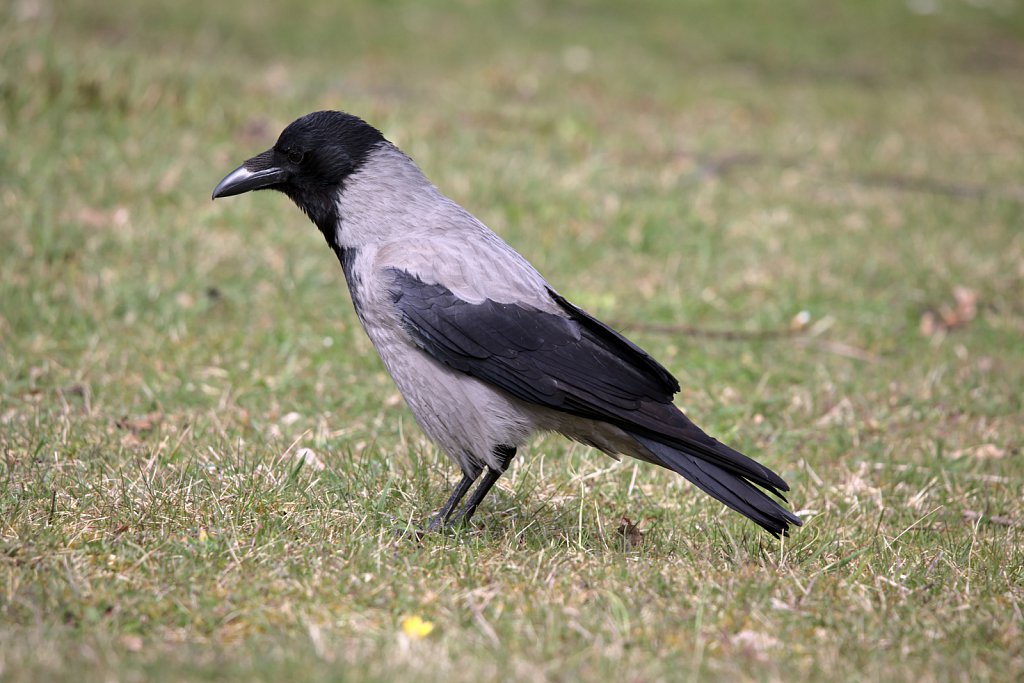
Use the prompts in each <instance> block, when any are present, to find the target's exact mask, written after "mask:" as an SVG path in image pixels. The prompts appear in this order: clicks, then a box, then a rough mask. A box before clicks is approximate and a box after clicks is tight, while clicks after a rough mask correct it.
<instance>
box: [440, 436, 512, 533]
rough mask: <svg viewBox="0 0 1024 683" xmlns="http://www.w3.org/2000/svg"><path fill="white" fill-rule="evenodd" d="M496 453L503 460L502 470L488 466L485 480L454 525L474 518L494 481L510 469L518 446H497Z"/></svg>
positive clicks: (470, 498)
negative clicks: (509, 466)
mask: <svg viewBox="0 0 1024 683" xmlns="http://www.w3.org/2000/svg"><path fill="white" fill-rule="evenodd" d="M494 454H495V455H497V456H498V459H499V460H500V461H501V471H497V470H492V469H491V468H490V467H488V468H487V472H486V473H485V474H484V480H483V481H481V482H480V485H479V486H477V487H476V490H475V491H473V495H472V496H470V497H469V502H467V503H466V505H465V507H463V508H462V510H461V511H459V514H458V516H457V517H455V519H454V520H452V522H451V526H454V525H455V524H467V523H469V520H471V519H472V518H473V513H474V512H476V509H477V507H478V506H479V505H480V502H481V501H483V499H484V498H485V497H486V496H487V494H488V493H489V492H490V490H491V487H493V486H494V483H495V482H496V481H498V479H499V478H500V477H501V475H502V474H504V473H505V470H507V469H508V465H509V463H510V462H512V458H514V457H515V455H516V448H515V446H496V447H495V449H494Z"/></svg>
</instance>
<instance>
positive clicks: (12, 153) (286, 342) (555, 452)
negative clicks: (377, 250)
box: [0, 0, 1024, 682]
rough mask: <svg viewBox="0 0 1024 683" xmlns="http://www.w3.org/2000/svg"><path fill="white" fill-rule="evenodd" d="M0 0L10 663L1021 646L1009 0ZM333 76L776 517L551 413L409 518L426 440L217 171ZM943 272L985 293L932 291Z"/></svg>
mask: <svg viewBox="0 0 1024 683" xmlns="http://www.w3.org/2000/svg"><path fill="white" fill-rule="evenodd" d="M929 6H931V7H933V8H934V9H935V11H934V12H933V13H930V14H915V13H914V12H913V11H911V9H910V8H912V7H918V8H920V7H929ZM2 11H3V13H4V14H3V18H2V20H0V208H2V211H0V245H2V249H0V455H2V462H0V479H2V482H3V483H2V486H0V521H2V524H0V679H3V680H5V681H12V682H14V681H35V680H76V681H79V680H103V681H109V680H117V681H143V680H156V681H164V680H166V681H172V680H182V679H199V680H202V679H218V680H223V679H231V680H257V681H279V680H347V679H354V680H396V679H398V678H399V677H404V678H409V679H416V680H423V681H434V680H437V681H441V680H444V681H462V680H472V681H482V680H493V679H497V678H499V677H500V678H503V679H504V678H513V679H519V680H576V679H578V678H580V677H583V678H587V679H591V680H623V681H647V680H658V679H694V680H695V679H698V678H701V679H703V678H710V679H723V680H786V681H797V680H812V681H813V680H823V679H832V678H836V677H838V678H846V679H875V680H885V681H888V680H900V679H902V680H972V681H974V680H1007V681H1009V680H1019V679H1020V678H1021V677H1022V676H1024V646H1022V643H1024V616H1022V611H1024V505H1022V502H1021V501H1022V499H1024V464H1022V462H1024V460H1022V459H1024V452H1022V445H1024V419H1022V414H1024V391H1022V390H1021V387H1022V386H1024V229H1022V226H1024V180H1022V179H1024V118H1022V117H1021V112H1022V111H1024V80H1022V79H1021V78H1020V73H1021V72H1022V70H1024V7H1022V6H1021V5H1020V3H1018V2H1013V1H1012V0H1003V1H1001V2H989V3H982V2H976V3H971V2H960V1H958V0H942V1H940V2H936V3H932V4H931V5H930V4H929V3H910V2H908V3H898V2H886V1H882V0H877V1H870V2H858V3H838V2H836V3H832V2H827V3H821V2H810V1H808V2H803V1H800V2H785V3H779V2H775V3H768V2H764V3H761V2H753V1H749V0H748V1H744V2H739V3H711V2H696V1H694V2H690V3H686V4H685V5H683V4H680V3H678V2H675V1H669V0H664V2H650V3H644V4H633V3H630V4H629V5H627V4H626V3H616V2H610V1H607V2H605V1H601V2H582V1H577V2H571V3H554V2H550V3H549V2H528V3H515V4H513V3H497V2H488V1H486V0H484V1H481V2H446V3H433V4H431V5H430V7H429V8H428V7H427V5H425V4H423V3H413V2H399V1H395V2H388V3H365V4H363V3H360V4H356V3H338V2H330V1H327V0H308V1H307V2H303V3H296V4H295V5H294V6H293V7H290V8H286V7H280V8H279V9H268V8H267V7H265V6H264V5H263V4H261V3H251V2H250V3H243V2H238V1H236V0H225V1H222V2H216V3H194V4H191V5H186V4H184V3H180V2H179V3H169V2H156V1H155V0H153V1H150V2H134V3H98V2H85V1H81V0H69V1H67V2H60V3H56V2H46V1H42V0H36V1H25V2H17V3H12V4H11V6H10V7H6V8H4V9H3V10H2ZM328 107H329V108H342V109H346V110H348V111H352V112H354V113H357V114H359V115H362V116H363V117H365V118H367V119H369V120H370V121H371V122H373V123H375V124H376V125H378V126H379V127H381V128H382V129H383V130H384V132H385V134H386V135H387V136H388V137H389V138H390V139H392V140H394V141H395V142H396V143H398V144H399V145H400V146H401V147H403V148H404V149H405V150H406V151H407V152H408V153H410V154H411V155H412V156H413V157H414V158H415V159H417V160H418V162H419V163H420V165H421V166H422V167H423V168H424V170H425V171H426V172H427V174H428V176H430V177H431V178H432V179H433V180H434V181H435V182H436V183H437V184H438V185H439V186H440V187H441V188H442V190H443V191H445V192H446V193H448V194H449V195H451V196H452V197H453V198H454V199H456V200H457V201H459V202H460V203H462V204H463V205H465V206H466V207H467V208H469V209H470V210H472V211H473V212H474V213H476V214H477V215H478V216H479V217H480V218H482V219H483V220H484V221H485V222H487V223H488V224H489V225H490V226H491V227H492V228H494V229H495V230H497V231H498V232H499V233H501V234H502V235H503V236H504V237H505V238H506V239H507V240H508V241H510V242H511V243H512V244H513V245H514V246H516V247H517V248H518V249H519V250H520V251H521V252H522V253H524V254H525V255H526V256H527V257H528V258H530V259H531V260H532V261H533V262H534V263H535V264H536V265H537V266H538V268H540V270H541V271H542V272H544V273H545V274H546V275H547V276H548V278H549V279H550V280H551V281H552V282H553V283H554V284H555V285H556V286H557V287H559V289H560V290H561V291H562V292H563V293H564V294H565V295H567V296H568V297H569V298H571V299H573V300H574V301H576V302H577V303H579V304H580V305H583V306H584V307H586V308H588V309H590V310H591V311H592V312H594V313H595V314H598V315H599V316H600V317H602V318H604V319H606V320H610V321H614V322H615V323H616V324H617V325H618V326H619V327H621V328H623V329H625V330H626V331H628V332H629V333H630V334H631V336H633V337H634V338H635V339H636V340H637V341H638V342H640V343H641V344H642V345H643V346H645V347H646V348H648V349H649V350H650V351H651V352H652V353H653V354H654V355H655V356H656V357H658V358H660V359H662V360H664V362H665V363H666V365H667V366H668V367H669V368H670V369H671V370H672V371H673V372H674V373H676V374H677V376H678V377H679V378H680V380H681V382H682V384H683V390H682V392H681V394H680V396H679V398H678V403H679V404H680V405H681V406H684V407H685V408H686V409H687V410H688V411H689V412H690V413H691V414H692V416H693V417H694V418H695V419H696V421H697V422H698V423H699V424H702V425H703V426H704V427H705V428H707V429H708V430H709V431H711V432H712V433H714V434H716V435H718V436H719V437H720V438H722V439H723V440H727V441H728V442H730V443H733V444H735V445H736V446H737V447H739V448H742V449H744V450H746V451H747V452H749V453H751V454H752V455H754V456H756V457H757V458H759V459H760V460H762V461H764V462H765V463H766V464H768V465H769V466H771V467H772V468H773V469H776V470H777V471H779V472H780V473H781V474H783V476H784V477H785V478H786V479H787V480H788V481H790V482H791V483H792V484H793V489H794V490H793V494H792V501H793V503H794V506H795V508H796V509H798V510H801V511H802V514H803V515H804V518H805V519H806V525H805V527H804V528H803V529H800V530H799V531H798V532H796V533H795V534H794V535H793V536H792V537H791V538H790V539H788V540H787V541H786V542H785V543H777V542H774V541H773V539H771V538H770V537H769V536H767V535H766V534H764V533H762V532H760V531H759V530H758V529H757V527H755V526H754V525H753V524H751V523H749V522H747V521H746V520H744V519H742V518H740V517H739V516H738V515H735V514H732V513H729V512H727V511H724V510H723V509H722V507H721V506H720V505H718V504H717V503H715V502H714V501H712V500H709V499H707V498H706V497H704V496H702V495H698V494H696V493H695V491H694V490H693V489H692V487H690V486H689V485H688V484H686V482H685V481H683V480H682V479H680V478H678V477H676V476H675V475H673V474H671V473H668V472H665V471H659V470H656V469H655V468H652V467H648V466H643V465H639V466H638V465H636V464H634V463H633V462H622V463H615V462H613V461H611V460H609V459H607V458H605V457H604V456H602V455H600V454H599V453H595V452H592V451H590V450H588V449H585V448H583V447H580V446H573V445H571V444H569V443H568V442H566V441H564V440H561V439H558V438H554V437H551V438H544V439H541V440H539V441H538V442H537V443H536V444H534V445H533V446H531V447H530V448H529V449H525V450H524V451H523V457H521V458H518V459H517V461H516V463H515V465H514V467H513V468H512V469H511V471H510V473H509V474H508V476H506V477H505V478H503V480H502V482H501V483H500V484H499V487H498V490H496V492H495V493H494V494H492V496H491V497H490V498H489V499H488V501H487V502H486V504H485V505H484V506H483V507H482V508H481V510H480V512H479V513H478V515H477V519H476V525H475V527H474V528H473V529H471V530H467V531H465V532H463V533H460V534H459V535H456V536H433V537H427V538H424V539H423V540H422V541H420V542H417V541H415V540H413V539H412V538H411V537H409V536H404V537H403V536H400V535H398V534H396V530H400V529H402V528H404V526H405V525H407V524H408V525H416V524H418V523H419V522H420V521H421V520H423V519H425V518H426V517H427V516H428V515H429V514H430V512H431V511H432V510H433V509H434V508H436V507H437V506H439V505H440V504H441V503H442V502H443V500H444V498H445V497H446V495H447V492H448V488H449V486H450V485H451V484H452V483H454V481H455V479H456V478H457V472H456V471H455V468H454V467H453V466H452V465H450V464H449V463H448V462H447V460H446V459H445V458H444V457H443V456H442V455H440V454H439V453H438V452H437V450H436V449H435V448H434V447H433V446H432V445H430V444H429V443H428V442H427V441H426V440H425V439H424V437H423V436H422V435H421V434H420V433H419V431H418V429H417V428H416V426H415V424H414V423H413V421H412V419H411V416H410V415H409V413H408V411H407V410H406V408H405V407H404V405H403V404H402V403H401V400H400V398H399V397H398V395H397V392H396V391H395V389H394V387H393V385H392V383H391V381H390V379H389V378H388V377H387V376H386V374H385V372H384V370H383V368H382V366H381V365H380V362H379V360H378V359H377V358H376V356H375V354H374V352H373V349H372V347H371V346H370V344H369V342H368V341H367V340H366V338H365V336H364V335H363V333H362V330H361V329H360V328H359V326H358V323H357V321H356V319H355V316H354V314H353V312H352V310H351V305H350V304H349V301H348V295H347V293H346V291H345V288H344V283H343V279H342V276H341V273H340V269H339V268H338V267H337V263H336V262H335V260H334V257H333V256H332V255H331V253H330V252H329V250H327V249H326V248H325V247H324V244H323V240H322V238H321V237H320V236H319V235H318V234H317V231H316V230H315V229H313V228H312V226H310V225H309V224H308V223H307V222H306V221H305V219H304V218H303V217H302V216H301V214H300V213H299V212H298V211H297V210H296V209H295V207H294V206H292V205H291V204H290V203H289V202H288V201H287V200H285V199H284V198H283V197H281V196H279V195H278V196H275V195H270V194H257V195H252V196H246V197H243V198H239V199H235V200H230V201H224V202H217V203H211V202H210V201H209V194H210V191H211V189H212V187H213V186H214V184H215V183H216V182H217V181H218V180H219V179H220V178H221V177H222V176H223V175H224V174H225V173H226V172H227V171H229V170H231V169H232V168H234V167H235V166H236V165H237V164H238V163H239V162H240V161H242V160H243V159H245V158H247V157H248V156H249V155H251V154H253V153H255V152H258V151H260V150H262V149H264V148H266V147H267V146H269V144H270V143H271V142H272V140H273V139H274V138H275V136H276V135H277V133H278V132H279V130H280V129H281V128H282V127H283V126H284V125H285V124H287V123H288V122H290V121H291V120H292V119H294V118H296V117H297V116H299V115H301V114H304V113H307V112H309V111H312V110H315V109H319V108H328ZM956 287H966V288H969V289H970V290H972V291H973V292H974V293H975V294H976V296H977V311H976V315H975V317H974V318H973V319H971V320H969V321H965V324H963V325H960V326H958V327H957V328H956V329H952V330H949V331H948V333H940V334H935V335H931V336H926V335H924V334H922V332H921V319H922V316H924V315H925V314H926V313H927V312H928V311H939V310H940V309H942V308H943V307H950V306H952V305H953V303H952V302H953V296H954V295H953V291H954V289H955V288H956ZM803 310H806V311H808V312H809V313H810V314H811V322H810V327H809V328H808V330H806V333H805V334H803V335H801V336H798V337H786V336H782V337H776V338H770V339H763V338H759V337H758V333H759V331H764V330H768V331H775V330H782V329H786V328H787V327H788V326H789V324H790V320H791V319H792V318H793V317H794V315H796V314H797V313H798V312H800V311H803ZM672 325H685V326H690V327H695V328H698V329H701V330H723V329H726V330H735V331H739V332H744V333H747V334H746V336H743V337H742V338H739V339H718V338H706V337H701V336H693V335H690V334H683V333H682V332H675V333H673V332H669V333H666V332H664V331H657V330H656V329H654V327H653V326H672ZM301 449H311V450H312V451H313V452H314V453H315V455H316V457H317V458H318V459H319V461H320V462H322V464H323V465H324V467H323V469H318V468H317V467H316V466H314V464H313V463H310V464H307V465H302V460H301V459H300V458H298V457H297V453H299V452H301ZM623 516H626V517H629V518H630V519H632V520H634V521H637V520H642V522H641V527H640V528H641V530H642V531H643V532H644V534H645V536H644V539H643V542H642V543H641V544H640V545H639V546H634V545H629V544H627V543H626V542H625V540H624V539H623V538H622V536H621V535H620V534H619V533H617V531H616V529H617V528H618V527H619V525H620V520H621V518H622V517H623ZM404 615H418V616H421V617H422V618H424V619H426V620H429V621H430V622H432V623H433V624H434V625H435V628H434V631H433V632H432V633H431V634H430V635H428V636H427V637H426V638H423V639H421V640H417V639H410V638H408V637H406V636H405V635H404V634H403V633H402V627H401V620H402V617H403V616H404Z"/></svg>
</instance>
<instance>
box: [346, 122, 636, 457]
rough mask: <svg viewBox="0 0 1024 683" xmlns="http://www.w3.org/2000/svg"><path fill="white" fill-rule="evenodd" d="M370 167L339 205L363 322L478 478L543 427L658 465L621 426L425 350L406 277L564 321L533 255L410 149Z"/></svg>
mask: <svg viewBox="0 0 1024 683" xmlns="http://www.w3.org/2000/svg"><path fill="white" fill-rule="evenodd" d="M371 159H372V161H371V162H370V163H367V164H365V165H364V166H363V167H362V169H360V170H359V171H356V172H355V173H353V174H352V175H351V176H350V177H349V178H348V179H347V180H346V182H345V187H344V189H343V190H342V192H341V194H340V195H339V197H338V213H339V215H340V217H341V220H340V223H339V225H338V232H337V241H338V244H339V245H341V247H342V248H343V249H344V250H345V258H344V265H345V268H344V270H345V277H346V279H347V280H348V285H349V291H350V292H351V295H352V302H353V304H354V306H355V309H356V314H357V315H358V317H359V321H360V322H361V323H362V324H363V328H364V329H365V330H366V334H367V335H368V336H369V337H370V340H371V341H372V342H373V345H374V347H376V349H377V352H378V353H379V354H380V357H381V360H382V361H384V365H385V366H386V367H387V369H388V372H389V373H390V374H391V376H392V377H393V378H394V380H395V384H396V385H397V386H398V390H399V391H400V392H401V393H402V396H403V397H404V398H405V400H406V402H407V403H408V405H409V408H410V410H411V411H412V413H413V415H414V416H415V418H416V421H417V422H418V423H419V425H420V427H422V429H423V431H424V432H426V434H427V436H429V437H430V438H431V439H432V440H433V441H434V442H435V443H436V444H437V445H438V446H439V447H440V448H441V449H442V450H443V451H444V452H445V453H446V454H447V455H448V456H449V457H450V458H451V459H452V460H454V461H455V463H456V464H457V465H458V466H459V467H460V468H461V469H462V471H463V472H465V473H467V474H469V475H470V476H473V477H475V476H476V475H477V474H479V472H480V470H481V469H482V468H483V467H484V466H489V467H490V468H491V469H495V470H500V469H501V466H500V464H499V461H498V457H497V455H496V454H495V453H494V447H495V445H497V444H506V445H509V446H520V445H522V444H523V443H524V442H526V441H527V440H528V439H529V438H530V437H531V436H532V435H533V434H534V433H536V432H538V431H557V432H560V433H562V434H564V435H565V436H568V437H570V438H573V439H576V440H578V441H582V442H585V443H588V444H590V445H595V446H597V447H599V448H601V450H604V451H606V452H609V453H610V454H614V453H619V452H626V453H628V454H629V455H634V456H635V457H641V458H642V459H645V460H646V459H648V458H646V457H644V454H643V451H642V447H641V446H640V445H639V444H638V443H636V441H634V440H632V439H629V437H627V436H626V434H625V433H624V432H623V431H622V430H621V429H618V428H617V427H614V426H612V425H608V424H606V423H599V422H595V421H593V420H587V419H584V418H578V417H574V416H571V415H566V414H564V413H559V412H556V411H553V410H551V409H548V408H544V407H541V406H534V405H530V404H527V403H525V402H523V401H520V400H519V399H516V398H515V397H513V396H510V395H509V394H507V393H506V392H504V391H502V390H501V389H497V388H494V387H493V386H491V385H489V384H487V383H485V382H482V381H480V380H478V379H476V378H475V377H472V376H470V375H467V374H464V373H461V372H458V371H456V370H453V369H451V368H449V367H447V366H445V365H443V364H442V363H440V362H438V361H436V360H434V359H433V358H432V357H430V356H429V355H428V354H427V353H425V352H424V351H423V350H422V349H421V348H419V346H418V345H417V344H416V342H415V340H414V339H413V338H412V337H411V336H410V334H409V333H408V331H407V330H406V327H405V325H404V324H403V321H402V315H401V312H400V311H399V310H398V308H397V307H396V306H395V304H394V302H393V296H392V291H393V288H394V287H395V284H396V283H395V275H394V271H395V270H396V269H397V270H401V271H405V272H408V273H410V274H412V275H415V276H416V277H418V278H419V279H420V280H422V281H423V282H426V283H428V284H440V285H444V286H445V287H446V288H448V289H449V290H451V292H452V293H453V294H455V295H456V296H458V297H459V298H460V299H462V300H464V301H468V302H472V303H479V302H483V301H486V300H491V301H495V302H499V303H516V304H525V305H527V306H530V307H532V308H535V309H537V310H542V311H547V312H549V313H553V314H556V315H561V316H564V315H565V314H564V312H563V310H562V309H561V308H560V307H559V306H557V305H556V304H555V303H554V301H552V299H551V296H550V295H549V294H548V290H549V289H553V288H552V287H551V285H550V284H548V283H547V281H546V280H545V279H544V278H543V277H542V276H541V275H540V273H538V272H537V271H536V269H534V267H533V266H532V265H530V263H529V262H528V261H527V260H526V259H525V258H523V257H522V256H521V255H519V253H518V252H516V251H515V250H514V249H512V247H510V246H509V245H508V244H506V243H505V242H504V241H503V240H502V239H501V238H500V237H498V235H496V234H495V233H494V232H493V231H491V230H490V229H489V228H487V226H485V225H484V224H483V223H481V222H480V221H479V220H477V219H476V218H475V217H474V216H473V215H472V214H470V213H469V212H467V211H466V210H465V209H463V208H462V207H461V206H459V205H458V204H456V203H455V202H453V201H452V200H450V199H448V198H447V197H445V196H444V195H443V194H441V192H440V191H439V190H438V189H437V188H436V187H435V186H434V185H433V184H432V183H431V182H430V181H429V180H427V178H426V177H425V176H424V175H423V173H421V172H420V170H419V168H417V167H416V165H415V164H414V163H413V161H412V160H411V159H409V158H408V157H407V156H406V155H405V154H403V153H402V152H401V151H400V150H398V149H397V148H395V147H394V146H392V145H391V144H390V143H386V142H385V143H381V145H380V147H379V148H378V149H377V150H375V151H373V152H371ZM624 449H628V450H624Z"/></svg>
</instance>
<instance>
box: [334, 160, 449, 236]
mask: <svg viewBox="0 0 1024 683" xmlns="http://www.w3.org/2000/svg"><path fill="white" fill-rule="evenodd" d="M447 201H448V200H447V199H446V198H445V197H444V196H443V195H442V194H441V193H440V192H439V191H438V189H437V188H436V187H434V185H433V184H431V182H430V181H429V180H427V178H426V177H425V176H424V175H423V173H422V172H421V171H420V169H419V168H418V167H417V166H416V164H415V163H413V161H412V160H411V159H409V157H407V156H405V154H403V153H402V152H401V151H400V150H399V149H398V148H396V147H394V146H393V145H391V144H389V143H385V144H382V145H381V146H380V147H378V148H377V149H376V150H374V151H373V152H372V153H371V155H370V157H369V158H368V159H367V160H366V161H365V162H364V163H363V165H362V167H361V168H360V169H359V170H358V171H356V172H355V173H353V174H352V175H351V176H349V177H348V178H346V179H345V183H344V185H343V186H342V187H341V188H340V189H339V191H338V192H337V194H336V195H335V198H334V213H335V214H336V217H337V218H336V220H335V221H333V222H332V223H329V224H321V223H319V222H318V223H317V227H319V228H320V231H321V232H323V233H324V237H326V238H327V241H328V243H329V244H330V245H331V247H332V248H333V249H335V251H338V250H339V249H352V248H354V249H359V248H361V247H364V246H367V245H371V244H384V243H387V242H393V241H395V240H399V239H405V238H410V237H414V236H415V235H417V234H419V233H421V232H423V231H424V230H425V229H426V228H427V227H429V225H428V224H429V223H430V222H431V221H432V219H433V218H434V214H435V213H436V212H437V207H438V205H439V203H443V202H447Z"/></svg>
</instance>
